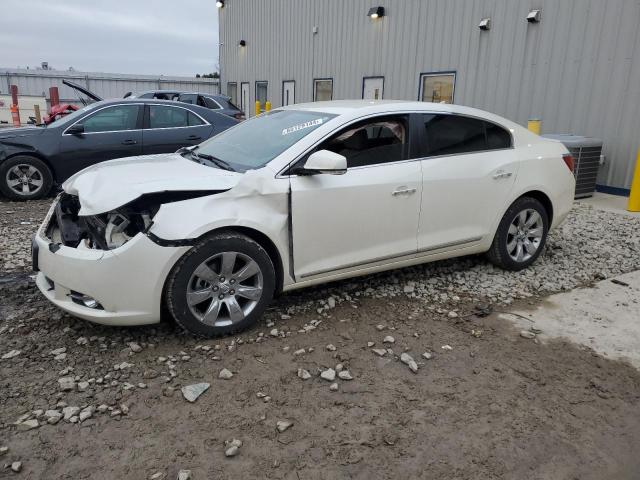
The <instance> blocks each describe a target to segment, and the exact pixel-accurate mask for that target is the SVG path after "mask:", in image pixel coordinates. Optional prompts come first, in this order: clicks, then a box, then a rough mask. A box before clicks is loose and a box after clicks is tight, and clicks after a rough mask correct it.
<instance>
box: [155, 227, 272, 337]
mask: <svg viewBox="0 0 640 480" xmlns="http://www.w3.org/2000/svg"><path fill="white" fill-rule="evenodd" d="M275 284H276V275H275V268H274V267H273V262H272V261H271V258H270V257H269V255H268V254H267V252H266V251H265V250H264V248H262V246H260V244H258V243H257V242H255V241H254V240H252V239H251V238H249V237H247V236H245V235H242V234H239V233H234V232H228V233H219V234H216V235H212V236H210V237H207V238H205V239H203V240H201V241H200V242H198V243H197V244H196V245H195V246H194V247H193V248H192V249H191V250H189V251H188V252H187V253H186V254H185V255H184V256H183V257H182V258H181V259H180V260H179V261H178V263H177V264H176V265H175V267H174V268H173V270H172V271H171V273H170V274H169V277H168V280H167V288H166V294H165V301H166V305H167V308H168V310H169V312H171V315H172V316H173V318H174V319H175V321H176V323H177V324H178V325H180V326H181V327H182V328H184V329H185V330H187V331H189V332H191V333H193V334H195V335H198V336H201V337H207V338H212V337H219V336H223V335H230V334H232V333H236V332H239V331H241V330H245V329H247V328H249V327H250V326H252V325H253V324H254V323H256V321H257V320H258V319H259V318H260V317H261V316H262V314H263V313H264V310H265V309H266V307H267V305H268V304H269V303H270V302H271V300H272V298H273V294H274V291H275Z"/></svg>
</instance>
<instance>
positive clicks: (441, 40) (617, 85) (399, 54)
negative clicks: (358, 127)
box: [220, 0, 640, 188]
mask: <svg viewBox="0 0 640 480" xmlns="http://www.w3.org/2000/svg"><path fill="white" fill-rule="evenodd" d="M375 5H382V6H384V7H385V9H386V16H385V17H384V18H382V19H379V20H377V21H372V20H371V19H369V18H368V17H367V16H366V13H367V11H368V9H369V8H370V7H372V6H375ZM534 8H536V9H541V10H542V21H541V23H539V24H528V23H527V22H526V20H525V17H526V15H527V13H528V12H529V11H530V10H531V9H534ZM483 17H491V19H492V29H491V30H490V31H489V32H482V31H480V29H479V28H478V23H479V22H480V20H481V19H482V18H483ZM314 26H317V27H318V33H317V34H315V35H314V34H313V32H312V29H313V27H314ZM639 26H640V0H607V1H604V0H535V1H534V0H378V1H376V2H372V1H371V0H348V1H345V0H269V1H268V2H265V1H264V0H228V1H227V2H226V4H225V7H224V8H223V9H221V10H220V41H221V42H222V45H221V47H220V52H221V66H222V68H221V70H222V82H223V87H222V90H223V92H225V91H226V84H227V82H237V84H238V90H239V89H240V83H241V82H251V85H250V94H251V98H250V100H251V104H253V102H254V101H255V81H256V80H258V81H260V80H266V81H268V82H269V86H268V88H269V94H268V96H269V100H270V101H271V102H272V103H273V105H274V106H277V105H280V104H281V102H282V82H283V80H295V81H296V92H295V93H296V102H302V101H311V100H312V98H313V92H312V85H313V79H314V78H333V80H334V94H333V96H334V98H335V99H341V98H361V96H362V82H363V77H366V76H384V77H385V83H384V97H385V98H397V99H412V100H415V99H417V98H418V93H419V78H420V73H421V72H423V73H424V72H435V71H455V72H456V74H457V76H456V86H455V103H458V104H463V105H470V106H474V107H478V108H482V109H486V110H490V111H492V112H495V113H497V114H500V115H503V116H505V117H507V118H510V119H512V120H515V121H517V122H519V123H521V124H523V125H524V124H526V122H527V120H528V119H529V118H533V117H538V118H541V119H542V120H543V132H544V133H552V132H553V133H576V134H580V135H589V136H594V137H600V138H602V139H603V140H604V142H605V149H604V153H605V155H606V163H605V165H604V166H603V167H602V169H601V175H600V178H599V183H601V184H605V185H608V186H613V187H621V188H629V186H630V182H631V177H632V173H633V168H634V160H635V153H636V150H637V148H638V147H639V146H640V28H639ZM241 39H243V40H246V42H247V46H246V47H244V48H240V47H239V46H238V42H239V41H240V40H241Z"/></svg>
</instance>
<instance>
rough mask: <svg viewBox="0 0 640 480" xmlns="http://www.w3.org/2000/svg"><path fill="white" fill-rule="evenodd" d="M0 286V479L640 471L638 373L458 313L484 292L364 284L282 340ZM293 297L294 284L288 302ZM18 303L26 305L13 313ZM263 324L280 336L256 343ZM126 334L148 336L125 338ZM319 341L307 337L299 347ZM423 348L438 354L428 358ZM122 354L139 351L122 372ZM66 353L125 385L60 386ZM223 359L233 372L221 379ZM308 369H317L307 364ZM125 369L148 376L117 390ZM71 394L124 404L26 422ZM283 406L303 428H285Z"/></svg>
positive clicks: (77, 368)
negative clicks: (448, 307)
mask: <svg viewBox="0 0 640 480" xmlns="http://www.w3.org/2000/svg"><path fill="white" fill-rule="evenodd" d="M0 298H1V305H2V312H1V313H2V315H3V317H4V320H3V321H2V334H1V335H0V352H6V351H8V350H10V349H16V348H20V349H22V353H21V354H20V355H18V356H17V357H14V358H13V359H11V360H10V361H7V360H3V361H2V363H0V369H1V370H0V371H1V389H0V401H1V403H2V409H1V411H0V421H1V430H0V438H1V440H0V444H2V445H6V446H8V447H9V452H8V453H7V454H5V455H4V458H3V459H2V460H0V461H2V462H5V463H9V462H13V461H16V460H21V461H22V462H23V468H22V471H21V472H20V473H19V474H13V473H11V472H10V471H9V470H0V476H7V477H12V476H16V477H17V476H19V477H20V478H29V479H53V478H61V479H66V478H73V479H105V480H107V479H116V478H118V479H120V478H132V479H144V478H149V477H150V476H151V475H153V474H154V473H156V472H161V473H164V474H166V475H167V477H166V478H175V477H176V474H177V471H178V470H180V469H189V470H191V471H192V474H193V478H194V479H205V478H206V479H226V478H273V479H298V478H299V479H334V478H363V479H364V478H366V479H370V478H398V476H402V477H404V478H425V479H426V478H444V479H454V478H455V479H478V478H505V479H512V478H513V479H522V478H527V479H604V478H607V479H632V478H638V477H637V475H638V472H640V459H639V458H638V456H637V452H638V451H640V416H639V415H638V406H639V403H640V374H639V373H638V372H637V371H636V370H634V369H633V368H631V367H630V366H628V365H626V364H622V363H618V362H614V361H610V360H605V359H603V358H601V357H599V356H596V355H595V354H593V353H592V352H591V351H589V350H581V349H578V348H576V347H574V346H572V345H570V344H567V343H563V342H552V343H550V344H548V345H544V346H543V345H540V344H538V343H536V342H535V341H534V340H528V339H524V338H521V337H520V336H519V334H518V331H516V330H514V329H513V328H512V327H511V326H510V324H508V323H506V322H505V321H503V320H499V319H498V318H497V316H496V315H495V314H494V315H490V316H488V317H485V318H481V317H479V316H477V315H473V314H470V313H464V312H471V311H472V306H468V308H465V309H463V310H462V311H461V313H462V314H461V315H460V317H458V318H455V319H451V318H448V317H444V316H442V315H438V314H436V313H433V312H431V311H430V310H428V309H427V308H425V307H426V305H425V304H424V303H422V302H421V301H419V300H411V299H394V300H391V301H390V300H375V299H366V300H363V301H353V302H350V303H349V304H342V305H340V306H338V307H337V308H336V309H335V310H333V311H332V313H331V315H330V318H325V319H323V320H322V322H321V323H320V324H319V325H318V326H317V328H316V329H314V330H311V331H310V332H309V333H306V334H297V335H293V334H291V335H289V336H284V337H281V336H279V337H270V335H269V330H268V329H266V330H265V329H264V328H262V329H259V328H258V329H255V330H254V331H250V332H247V333H246V334H243V335H241V336H240V337H238V338H236V339H226V340H225V341H217V342H215V341H201V340H197V339H194V338H191V337H189V336H186V335H183V334H181V333H180V332H179V331H177V330H176V329H175V328H174V327H173V326H172V325H171V324H168V323H167V324H163V325H161V326H160V327H158V328H137V329H120V328H104V327H96V326H92V325H90V324H87V323H85V322H82V321H79V320H74V319H71V318H68V317H65V316H63V315H61V314H59V313H57V312H55V310H53V309H51V308H50V307H48V306H47V305H46V304H45V303H44V301H42V300H41V299H40V298H39V296H38V295H37V293H36V291H35V289H34V287H33V284H32V282H30V281H27V280H24V281H21V282H12V283H10V284H7V285H4V286H3V287H2V296H1V297H0ZM291 301H297V299H295V298H289V297H288V298H286V299H283V300H281V301H280V303H281V304H282V305H286V303H287V302H291ZM18 312H20V316H21V317H24V313H28V314H29V319H28V320H24V321H15V320H9V321H7V320H6V319H7V318H15V315H16V314H17V313H18ZM269 317H270V318H271V319H274V320H275V322H276V325H275V328H278V329H279V330H280V331H285V332H286V331H291V332H297V331H298V330H299V329H301V328H302V327H303V326H304V325H309V322H311V321H313V320H317V319H318V315H317V314H315V313H313V314H312V313H308V314H302V315H296V316H294V317H293V318H291V319H285V320H280V319H278V318H275V317H276V315H275V314H274V313H271V314H270V316H269ZM378 325H384V326H385V328H384V330H381V331H380V330H378V328H377V326H378ZM261 330H262V331H264V333H265V336H268V337H270V338H268V339H266V340H264V341H262V342H260V343H255V341H254V342H251V340H253V339H255V338H258V337H257V334H258V333H259V332H260V331H261ZM387 335H392V336H393V337H394V339H395V343H393V344H388V346H389V347H390V348H392V349H393V355H391V354H388V353H387V354H386V355H385V356H384V357H379V356H377V355H376V354H375V353H373V352H372V351H371V348H369V347H368V346H367V342H375V343H376V345H375V346H374V347H373V348H379V347H381V346H382V341H383V339H384V337H385V336H387ZM477 335H479V336H477ZM79 338H86V339H87V340H88V341H87V344H86V345H79V344H78V343H77V341H78V339H79ZM131 341H136V342H139V344H140V346H142V351H141V352H139V353H135V354H134V353H133V352H131V350H130V348H128V347H127V342H131ZM232 342H233V346H232V348H231V349H230V348H229V346H230V345H231V344H232ZM328 344H333V345H334V346H335V347H336V350H335V351H329V350H327V349H326V346H327V345H328ZM205 345H207V346H210V347H211V350H209V351H208V352H207V351H205V350H203V349H202V346H205ZM215 345H220V349H219V350H216V349H215V348H216V347H215ZM443 345H449V346H451V347H452V350H443V349H442V348H441V347H442V346H443ZM59 347H66V348H67V351H66V353H67V355H68V356H67V358H66V359H65V361H63V362H60V361H56V360H53V357H52V355H50V354H49V351H50V350H51V349H52V348H59ZM286 347H289V350H288V351H286V352H285V351H283V350H286ZM309 347H313V349H314V350H313V352H311V353H308V352H307V353H305V354H300V355H294V353H293V352H294V351H296V350H298V349H301V348H304V349H306V350H308V349H309ZM403 351H407V352H409V353H410V354H411V355H412V356H413V358H414V359H416V361H418V363H419V369H418V372H417V373H416V374H414V373H412V372H411V371H410V370H409V368H408V367H407V366H406V365H404V364H403V363H401V362H399V361H398V360H397V356H398V355H399V354H400V353H401V352H403ZM426 351H428V352H433V358H432V359H430V360H426V359H424V358H423V357H422V356H421V354H422V353H423V352H426ZM171 356H173V357H174V360H175V361H174V362H173V364H175V369H174V370H175V372H176V376H175V377H174V378H173V379H172V380H170V381H167V380H168V379H169V376H170V373H169V372H170V369H169V368H168V367H167V362H164V363H159V361H158V357H165V359H167V358H169V357H171ZM182 358H185V359H186V360H182ZM123 361H126V362H128V363H131V364H133V365H132V366H131V367H129V368H126V370H120V371H114V370H113V365H116V364H120V363H121V362H123ZM168 361H170V359H169V360H168ZM338 363H342V364H343V365H344V367H345V368H346V369H348V370H349V371H350V372H351V374H352V375H353V377H354V379H353V380H351V381H344V380H337V381H338V383H339V389H338V391H331V390H330V388H329V385H330V382H328V381H326V380H324V379H322V378H320V377H317V376H315V374H316V372H317V370H318V369H319V368H320V369H323V370H324V369H326V368H329V367H335V366H336V364H338ZM68 366H72V367H73V368H74V370H73V374H75V375H79V376H81V377H82V378H91V377H93V378H98V377H100V376H103V377H104V375H105V374H106V373H107V372H110V373H111V374H112V378H111V379H110V380H109V381H113V382H117V383H118V384H119V385H118V387H117V388H108V387H107V388H103V387H100V386H98V385H97V384H93V385H92V386H91V387H90V388H89V389H87V390H86V391H85V392H78V391H73V392H64V393H63V392H60V391H59V388H58V383H57V380H58V378H59V377H60V373H59V372H60V370H62V369H63V368H65V367H68ZM222 368H228V369H229V370H231V371H232V372H233V373H234V376H233V378H231V379H230V380H223V379H219V378H218V373H219V371H220V370H221V369H222ZM298 368H305V369H307V370H309V371H310V372H311V373H312V375H313V376H312V378H311V379H308V380H302V379H300V378H298V376H297V370H298ZM109 381H107V380H105V383H109ZM124 382H129V383H131V384H133V385H137V384H138V383H139V382H145V383H146V385H147V388H139V387H136V388H132V389H130V390H122V389H121V387H120V385H122V384H123V383H124ZM197 382H208V383H210V384H211V388H210V389H209V390H208V391H206V392H205V393H204V394H203V395H202V396H201V397H200V398H199V399H198V400H197V401H196V402H195V403H193V404H189V403H187V402H186V401H185V400H184V399H183V397H182V395H181V393H180V390H179V387H181V386H184V385H188V384H192V383H197ZM171 389H175V390H171ZM258 392H262V393H264V394H266V395H268V396H270V397H271V398H270V401H268V402H265V401H264V399H262V398H258V396H257V393H258ZM60 400H63V401H65V402H66V403H68V404H69V405H78V406H84V405H89V404H102V403H104V404H108V405H115V406H116V407H118V406H119V405H121V404H125V405H126V406H127V407H128V408H129V412H128V414H127V415H121V416H117V417H112V416H111V415H110V414H109V413H108V412H107V413H104V414H100V413H96V414H94V415H93V417H92V418H90V419H88V420H85V421H84V422H83V423H81V424H71V423H68V422H65V421H63V420H62V421H60V422H59V423H58V424H56V425H46V424H45V425H43V426H41V427H39V428H36V429H33V430H29V431H18V430H17V428H16V427H15V426H14V425H13V423H14V422H15V421H16V419H18V417H20V415H22V414H24V413H25V412H28V411H30V410H33V409H36V408H41V409H47V408H55V405H56V403H57V402H58V401H60ZM279 420H289V421H292V422H293V426H291V427H290V428H289V429H288V430H286V431H285V432H283V433H278V432H277V430H276V422H277V421H279ZM233 438H237V439H240V440H242V442H243V446H242V447H241V449H240V454H239V455H238V456H236V457H233V458H226V457H225V456H224V450H225V448H224V441H225V440H229V439H233Z"/></svg>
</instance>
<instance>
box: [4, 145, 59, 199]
mask: <svg viewBox="0 0 640 480" xmlns="http://www.w3.org/2000/svg"><path fill="white" fill-rule="evenodd" d="M52 185H53V175H52V174H51V170H49V167H48V166H47V165H46V164H45V163H44V162H43V161H42V160H40V159H38V158H35V157H29V156H26V155H17V156H15V157H11V158H10V159H9V160H5V161H4V162H2V163H1V164H0V192H2V193H3V195H4V196H5V197H7V198H10V199H11V200H35V199H37V198H42V197H44V196H46V195H47V194H48V193H49V192H50V191H51V187H52Z"/></svg>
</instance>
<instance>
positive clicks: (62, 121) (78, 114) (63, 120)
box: [47, 103, 100, 127]
mask: <svg viewBox="0 0 640 480" xmlns="http://www.w3.org/2000/svg"><path fill="white" fill-rule="evenodd" d="M99 105H100V104H99V103H92V104H90V105H87V106H86V107H84V108H81V109H80V110H76V111H75V112H73V113H70V114H69V115H65V116H64V117H62V118H59V119H57V120H56V121H55V122H53V123H51V124H50V125H47V126H49V127H61V126H63V125H67V124H71V123H73V122H75V121H76V119H78V118H80V117H81V116H82V115H84V114H85V113H87V112H88V111H89V110H93V109H94V108H96V107H98V106H99Z"/></svg>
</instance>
